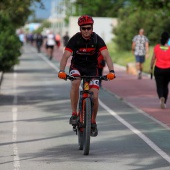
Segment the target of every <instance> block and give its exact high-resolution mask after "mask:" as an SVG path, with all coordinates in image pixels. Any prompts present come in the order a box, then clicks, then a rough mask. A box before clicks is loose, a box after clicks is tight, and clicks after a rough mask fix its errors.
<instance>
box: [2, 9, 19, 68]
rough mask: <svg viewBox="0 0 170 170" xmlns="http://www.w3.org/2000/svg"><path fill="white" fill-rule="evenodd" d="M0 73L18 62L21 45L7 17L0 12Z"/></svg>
mask: <svg viewBox="0 0 170 170" xmlns="http://www.w3.org/2000/svg"><path fill="white" fill-rule="evenodd" d="M0 21H1V22H0V28H1V31H0V71H9V70H10V69H11V68H12V67H13V66H14V65H15V64H17V63H18V62H19V60H18V57H19V56H20V51H19V49H20V47H21V43H20V41H19V39H18V37H17V35H16V34H15V29H14V27H13V25H12V23H11V22H10V19H9V16H7V15H4V14H2V12H0Z"/></svg>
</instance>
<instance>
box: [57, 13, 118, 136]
mask: <svg viewBox="0 0 170 170" xmlns="http://www.w3.org/2000/svg"><path fill="white" fill-rule="evenodd" d="M93 23H94V20H93V18H92V17H91V16H88V15H83V16H81V17H79V19H78V25H79V27H80V32H78V33H76V34H75V35H74V36H72V37H71V38H70V40H69V41H68V43H67V45H66V47H65V51H64V53H63V56H62V59H61V61H60V71H59V73H58V77H59V78H61V79H66V77H67V74H66V73H65V67H66V65H67V61H68V59H69V57H71V56H72V60H71V65H70V70H69V75H70V76H76V75H77V76H79V75H81V76H83V75H86V76H97V75H98V69H97V65H98V60H97V58H98V52H99V51H100V52H101V54H102V55H103V57H104V59H105V61H106V64H107V66H108V70H109V73H108V74H107V79H109V80H113V79H114V78H115V72H114V68H113V62H112V59H111V57H110V54H109V52H108V49H107V46H106V44H105V42H104V40H103V39H102V38H101V37H100V36H99V35H97V34H96V33H95V32H93ZM80 83H81V80H73V81H71V91H70V99H71V107H72V116H71V118H70V124H72V125H74V124H77V104H78V99H79V86H80ZM98 90H99V80H95V79H93V80H92V81H91V82H90V91H92V92H93V95H94V106H93V114H92V133H91V135H92V136H94V137H95V136H97V135H98V130H97V124H96V115H97V111H98Z"/></svg>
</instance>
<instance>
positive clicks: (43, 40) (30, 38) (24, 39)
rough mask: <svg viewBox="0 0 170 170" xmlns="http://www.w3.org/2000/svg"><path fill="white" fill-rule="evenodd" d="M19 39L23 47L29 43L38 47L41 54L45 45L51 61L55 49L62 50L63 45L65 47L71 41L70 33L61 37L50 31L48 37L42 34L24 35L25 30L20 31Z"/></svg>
mask: <svg viewBox="0 0 170 170" xmlns="http://www.w3.org/2000/svg"><path fill="white" fill-rule="evenodd" d="M18 37H19V40H20V42H21V44H22V45H24V43H29V44H31V45H34V46H36V48H37V52H38V53H40V52H41V48H42V46H43V45H44V47H45V49H46V53H47V56H48V57H49V59H50V60H51V59H52V58H53V52H54V47H57V48H60V46H61V43H63V47H65V46H66V44H67V42H68V40H69V35H68V32H66V33H65V35H64V36H63V37H61V35H60V33H57V34H54V33H53V32H52V31H49V32H48V33H47V34H46V35H42V34H41V33H24V32H23V30H20V31H19V33H18Z"/></svg>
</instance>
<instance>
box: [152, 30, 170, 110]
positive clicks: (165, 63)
mask: <svg viewBox="0 0 170 170" xmlns="http://www.w3.org/2000/svg"><path fill="white" fill-rule="evenodd" d="M169 37H170V36H169V33H168V32H163V33H162V34H161V39H160V44H157V45H156V46H155V47H154V51H153V56H152V59H151V65H150V67H151V71H152V69H153V67H154V66H155V68H154V76H155V82H156V88H157V94H158V97H159V100H160V107H161V108H162V109H164V108H166V103H167V99H168V92H169V89H168V84H169V82H170V47H169V45H168V40H169Z"/></svg>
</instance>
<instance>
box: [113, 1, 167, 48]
mask: <svg viewBox="0 0 170 170" xmlns="http://www.w3.org/2000/svg"><path fill="white" fill-rule="evenodd" d="M168 6H170V1H169V0H164V1H162V0H158V1H151V0H140V1H136V0H129V2H128V4H127V6H126V8H124V9H121V10H119V16H118V20H119V24H118V27H117V28H116V29H115V30H114V31H113V33H114V34H115V35H116V37H115V39H114V41H115V42H116V43H117V44H118V48H119V50H120V49H121V50H122V49H123V50H131V42H132V38H133V36H134V35H136V34H137V33H138V31H139V29H140V28H144V30H145V33H146V35H147V37H148V38H149V43H150V44H151V45H155V44H156V43H158V42H159V37H160V36H159V35H160V34H161V33H162V32H163V31H169V30H170V23H169V20H170V15H169V14H170V13H169V10H168Z"/></svg>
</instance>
